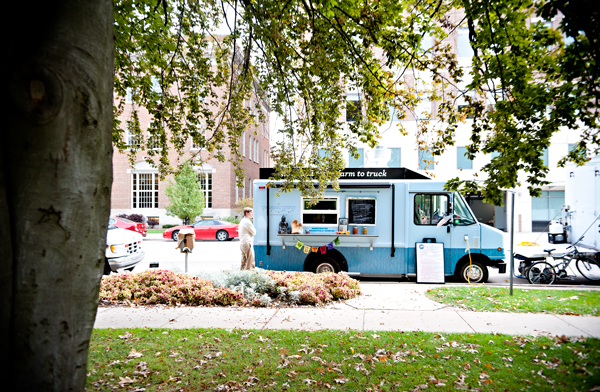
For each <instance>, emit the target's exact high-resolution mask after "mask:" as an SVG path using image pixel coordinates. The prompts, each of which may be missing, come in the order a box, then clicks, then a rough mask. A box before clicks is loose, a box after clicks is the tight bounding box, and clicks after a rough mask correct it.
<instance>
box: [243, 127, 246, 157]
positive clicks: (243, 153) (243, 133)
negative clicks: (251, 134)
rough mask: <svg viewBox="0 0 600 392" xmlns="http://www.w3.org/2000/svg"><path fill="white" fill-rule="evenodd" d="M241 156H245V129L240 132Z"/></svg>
mask: <svg viewBox="0 0 600 392" xmlns="http://www.w3.org/2000/svg"><path fill="white" fill-rule="evenodd" d="M242 156H244V157H245V156H246V131H244V132H242Z"/></svg>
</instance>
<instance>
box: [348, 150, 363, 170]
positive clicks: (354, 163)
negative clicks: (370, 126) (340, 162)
mask: <svg viewBox="0 0 600 392" xmlns="http://www.w3.org/2000/svg"><path fill="white" fill-rule="evenodd" d="M357 150H358V158H357V159H355V158H354V157H353V156H352V154H350V153H348V167H363V166H364V164H365V149H364V148H358V149H357Z"/></svg>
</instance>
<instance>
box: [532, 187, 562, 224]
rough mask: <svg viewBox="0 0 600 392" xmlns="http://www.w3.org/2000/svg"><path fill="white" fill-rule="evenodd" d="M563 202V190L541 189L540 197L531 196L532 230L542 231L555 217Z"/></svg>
mask: <svg viewBox="0 0 600 392" xmlns="http://www.w3.org/2000/svg"><path fill="white" fill-rule="evenodd" d="M564 204H565V191H542V195H541V196H540V197H532V198H531V221H532V222H531V223H532V230H533V231H543V230H544V229H545V228H546V226H547V225H548V224H549V223H550V221H551V220H553V219H556V218H557V217H558V215H559V213H560V210H561V209H562V207H563V205H564Z"/></svg>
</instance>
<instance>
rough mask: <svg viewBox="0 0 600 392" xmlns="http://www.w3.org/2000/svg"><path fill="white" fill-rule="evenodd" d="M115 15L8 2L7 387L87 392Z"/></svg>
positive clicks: (3, 232)
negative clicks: (85, 391) (87, 370)
mask: <svg viewBox="0 0 600 392" xmlns="http://www.w3.org/2000/svg"><path fill="white" fill-rule="evenodd" d="M112 7H113V5H112V1H110V0H99V1H77V0H67V1H60V2H51V1H46V2H26V1H10V2H8V3H7V4H5V5H4V9H3V13H4V15H5V17H6V18H5V19H6V21H5V23H4V28H5V31H4V34H3V36H4V38H5V43H6V46H5V51H4V56H5V57H4V58H5V60H3V61H2V62H3V63H4V64H2V69H3V71H4V72H3V73H2V75H3V77H4V78H5V79H4V80H5V82H4V83H3V86H4V90H5V91H4V92H3V94H2V96H3V98H2V99H3V101H4V102H3V103H4V104H3V105H2V110H3V111H4V112H5V113H4V116H2V120H3V126H2V132H1V136H0V244H1V246H0V263H1V266H2V269H1V270H0V298H1V299H0V304H1V305H0V306H1V309H0V313H1V316H2V325H1V330H0V336H1V338H0V339H2V342H1V347H2V350H1V354H0V355H1V357H0V360H1V363H0V369H1V370H0V373H2V375H3V376H4V377H3V382H4V383H5V385H6V384H8V385H13V386H15V388H12V390H28V391H33V390H35V391H71V390H83V389H84V387H85V380H86V366H87V358H88V347H89V341H90V336H91V333H92V328H93V323H94V319H95V315H96V310H97V306H98V291H99V286H100V279H101V274H102V269H103V264H104V251H105V248H106V229H107V222H108V215H109V209H110V188H111V184H112V136H111V134H112V132H111V129H112V125H111V124H112V88H113V67H114V64H113V62H114V61H113V56H114V48H113V46H114V43H113V34H112V31H113V14H112ZM9 22H10V23H9ZM8 29H10V30H8Z"/></svg>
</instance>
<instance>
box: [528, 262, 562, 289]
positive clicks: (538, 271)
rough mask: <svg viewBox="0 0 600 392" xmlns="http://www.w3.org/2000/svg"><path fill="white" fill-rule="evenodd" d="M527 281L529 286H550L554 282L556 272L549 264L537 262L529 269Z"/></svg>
mask: <svg viewBox="0 0 600 392" xmlns="http://www.w3.org/2000/svg"><path fill="white" fill-rule="evenodd" d="M527 280H528V281H529V283H531V284H552V283H554V281H555V280H556V271H554V267H552V265H551V264H550V263H547V262H545V261H538V262H537V263H533V264H532V265H531V267H529V271H527Z"/></svg>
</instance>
